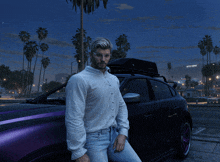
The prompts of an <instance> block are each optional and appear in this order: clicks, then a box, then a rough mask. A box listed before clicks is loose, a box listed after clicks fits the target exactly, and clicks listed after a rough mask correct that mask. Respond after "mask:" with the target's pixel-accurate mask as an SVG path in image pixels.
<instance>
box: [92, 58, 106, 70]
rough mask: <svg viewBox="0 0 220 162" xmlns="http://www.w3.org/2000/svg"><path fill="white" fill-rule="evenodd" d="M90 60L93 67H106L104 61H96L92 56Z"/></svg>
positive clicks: (101, 68)
mask: <svg viewBox="0 0 220 162" xmlns="http://www.w3.org/2000/svg"><path fill="white" fill-rule="evenodd" d="M91 62H92V65H93V66H94V68H95V69H100V70H103V69H106V66H107V65H106V63H105V62H100V63H97V62H96V60H95V59H94V58H91ZM101 64H104V66H103V67H100V65H101Z"/></svg>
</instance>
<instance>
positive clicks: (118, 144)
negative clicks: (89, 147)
mask: <svg viewBox="0 0 220 162" xmlns="http://www.w3.org/2000/svg"><path fill="white" fill-rule="evenodd" d="M125 140H126V136H125V135H122V134H119V135H118V136H117V137H116V139H115V142H114V145H113V149H115V152H120V151H122V150H124V147H125Z"/></svg>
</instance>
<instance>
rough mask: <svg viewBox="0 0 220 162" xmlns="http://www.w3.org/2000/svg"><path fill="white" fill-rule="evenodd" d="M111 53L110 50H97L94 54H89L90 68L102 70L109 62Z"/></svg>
mask: <svg viewBox="0 0 220 162" xmlns="http://www.w3.org/2000/svg"><path fill="white" fill-rule="evenodd" d="M110 56H111V51H110V49H100V48H98V49H97V50H96V52H93V53H91V55H90V57H91V62H92V64H91V66H92V67H93V68H95V69H99V70H102V71H103V70H104V71H105V69H106V66H107V64H108V62H109V60H110Z"/></svg>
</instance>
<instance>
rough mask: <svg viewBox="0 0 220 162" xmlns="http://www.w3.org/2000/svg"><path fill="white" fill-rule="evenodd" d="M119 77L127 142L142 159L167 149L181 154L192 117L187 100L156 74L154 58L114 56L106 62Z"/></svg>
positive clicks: (184, 153) (187, 145)
mask: <svg viewBox="0 0 220 162" xmlns="http://www.w3.org/2000/svg"><path fill="white" fill-rule="evenodd" d="M108 66H109V67H110V69H111V71H112V73H113V74H114V75H116V76H117V77H118V78H119V80H120V84H121V85H120V91H121V93H122V96H123V98H124V100H125V102H126V104H127V107H128V114H129V121H130V131H129V142H130V143H131V145H132V147H133V148H134V149H135V150H136V152H137V153H138V155H139V156H140V157H141V159H142V160H143V161H150V160H152V159H154V161H155V160H156V161H157V160H158V159H161V158H163V157H164V156H165V155H169V154H170V153H176V154H177V155H178V157H180V158H185V157H186V156H187V155H188V153H189V149H190V142H191V131H192V119H191V115H190V113H189V111H188V106H187V102H186V100H185V99H184V98H182V97H181V96H180V95H179V94H178V93H177V91H176V90H175V87H176V85H177V84H176V83H171V84H172V85H173V86H171V85H170V83H167V81H166V78H165V77H163V76H160V75H159V74H158V70H157V66H156V64H155V63H154V62H149V61H143V60H138V59H130V58H125V59H118V60H115V61H112V62H110V63H109V65H108Z"/></svg>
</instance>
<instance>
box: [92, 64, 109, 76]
mask: <svg viewBox="0 0 220 162" xmlns="http://www.w3.org/2000/svg"><path fill="white" fill-rule="evenodd" d="M91 67H93V68H94V69H97V70H100V71H101V72H102V73H103V74H105V71H106V68H105V69H98V68H95V67H94V66H92V65H91Z"/></svg>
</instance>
